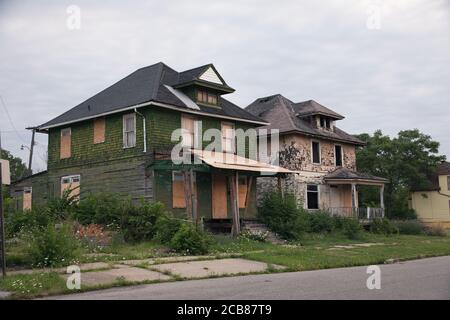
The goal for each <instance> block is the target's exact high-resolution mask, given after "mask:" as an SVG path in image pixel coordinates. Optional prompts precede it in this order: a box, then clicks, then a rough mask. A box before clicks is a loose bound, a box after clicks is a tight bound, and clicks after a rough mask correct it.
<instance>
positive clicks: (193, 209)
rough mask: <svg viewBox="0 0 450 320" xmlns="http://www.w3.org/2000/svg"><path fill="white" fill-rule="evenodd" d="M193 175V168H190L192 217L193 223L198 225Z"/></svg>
mask: <svg viewBox="0 0 450 320" xmlns="http://www.w3.org/2000/svg"><path fill="white" fill-rule="evenodd" d="M195 186H196V185H195V176H194V169H191V170H190V190H191V204H192V219H193V220H194V222H195V225H198V222H199V219H198V212H197V192H196V190H195Z"/></svg>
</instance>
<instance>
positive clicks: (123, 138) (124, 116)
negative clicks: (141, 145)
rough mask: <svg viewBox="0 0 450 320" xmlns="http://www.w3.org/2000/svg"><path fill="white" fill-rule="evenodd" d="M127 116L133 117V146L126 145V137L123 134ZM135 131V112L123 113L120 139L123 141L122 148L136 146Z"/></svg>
mask: <svg viewBox="0 0 450 320" xmlns="http://www.w3.org/2000/svg"><path fill="white" fill-rule="evenodd" d="M128 117H133V121H134V145H133V146H127V145H126V142H127V139H126V135H125V133H126V132H125V127H126V126H125V122H126V119H127V118H128ZM136 131H137V128H136V113H127V114H124V115H123V117H122V141H123V148H124V149H129V148H134V147H136V142H137V141H136V137H137V134H136ZM130 132H131V131H130Z"/></svg>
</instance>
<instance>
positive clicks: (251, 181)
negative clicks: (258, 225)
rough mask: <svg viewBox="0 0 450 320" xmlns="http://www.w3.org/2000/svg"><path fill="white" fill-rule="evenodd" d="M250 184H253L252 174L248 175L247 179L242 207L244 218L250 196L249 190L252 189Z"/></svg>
mask: <svg viewBox="0 0 450 320" xmlns="http://www.w3.org/2000/svg"><path fill="white" fill-rule="evenodd" d="M252 184H253V176H250V177H248V181H247V192H246V194H245V209H244V219H245V218H246V217H247V212H248V203H249V201H248V199H249V197H250V192H251V191H252Z"/></svg>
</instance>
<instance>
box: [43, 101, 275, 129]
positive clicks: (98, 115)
mask: <svg viewBox="0 0 450 320" xmlns="http://www.w3.org/2000/svg"><path fill="white" fill-rule="evenodd" d="M152 105H153V106H157V107H161V108H165V109H171V110H176V111H180V112H184V113H191V114H198V115H202V116H206V117H212V118H219V119H228V120H233V121H239V122H247V123H253V124H259V125H261V126H267V125H269V124H270V123H269V122H263V121H255V120H248V119H242V118H235V117H230V116H223V115H215V114H212V113H208V112H202V111H196V110H192V109H188V108H182V107H176V106H172V105H169V104H165V103H159V102H153V101H150V102H145V103H140V104H137V105H134V106H130V107H125V108H120V109H117V110H113V111H108V112H104V113H100V114H96V115H92V116H88V117H83V118H79V119H76V120H72V121H66V122H61V123H57V124H53V125H49V126H38V127H36V128H38V130H39V131H41V130H47V129H51V128H56V127H61V126H65V125H68V124H72V123H76V122H81V121H84V120H89V119H94V118H97V117H103V116H106V115H110V114H115V113H119V112H123V111H129V110H134V109H136V108H141V107H146V106H152Z"/></svg>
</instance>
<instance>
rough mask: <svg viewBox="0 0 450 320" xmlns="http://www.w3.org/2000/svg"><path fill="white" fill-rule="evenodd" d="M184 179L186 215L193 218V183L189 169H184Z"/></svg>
mask: <svg viewBox="0 0 450 320" xmlns="http://www.w3.org/2000/svg"><path fill="white" fill-rule="evenodd" d="M183 180H184V198H185V199H186V200H185V201H186V215H187V216H188V218H190V219H192V196H191V193H192V191H191V183H190V180H191V179H190V175H189V174H188V171H187V170H184V171H183Z"/></svg>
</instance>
